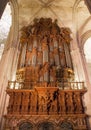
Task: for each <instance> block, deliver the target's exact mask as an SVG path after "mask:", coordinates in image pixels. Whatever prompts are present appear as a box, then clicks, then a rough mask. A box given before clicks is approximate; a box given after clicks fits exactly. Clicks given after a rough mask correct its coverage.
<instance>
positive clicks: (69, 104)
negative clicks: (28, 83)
mask: <svg viewBox="0 0 91 130" xmlns="http://www.w3.org/2000/svg"><path fill="white" fill-rule="evenodd" d="M85 92H86V90H85V89H81V90H80V89H79V90H75V92H74V90H72V89H71V90H60V89H59V88H57V87H47V88H46V87H45V88H44V87H39V88H35V89H34V90H23V89H21V90H17V89H8V90H7V93H8V94H9V96H10V100H9V106H8V114H30V115H33V114H34V115H36V114H38V115H41V114H42V115H46V114H47V115H48V114H49V115H51V114H53V115H55V114H82V113H84V109H83V105H82V95H83V94H84V93H85Z"/></svg>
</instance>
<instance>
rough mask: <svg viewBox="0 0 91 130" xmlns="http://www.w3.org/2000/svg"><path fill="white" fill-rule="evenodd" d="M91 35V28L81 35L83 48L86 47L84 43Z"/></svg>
mask: <svg viewBox="0 0 91 130" xmlns="http://www.w3.org/2000/svg"><path fill="white" fill-rule="evenodd" d="M89 37H91V30H88V31H87V32H85V33H84V34H83V35H82V36H81V46H82V48H84V44H85V42H86V40H87V39H88V38H89Z"/></svg>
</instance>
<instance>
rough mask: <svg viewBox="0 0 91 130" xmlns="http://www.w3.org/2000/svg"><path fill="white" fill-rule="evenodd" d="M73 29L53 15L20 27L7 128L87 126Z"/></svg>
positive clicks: (73, 129) (67, 129) (45, 129)
mask: <svg viewBox="0 0 91 130" xmlns="http://www.w3.org/2000/svg"><path fill="white" fill-rule="evenodd" d="M70 35H71V30H70V29H69V28H66V27H61V28H60V27H59V26H58V24H57V20H54V21H52V19H51V18H40V19H34V21H33V23H32V24H30V25H28V26H24V27H23V28H22V29H21V36H20V54H19V60H18V66H17V72H16V81H9V82H8V88H7V94H8V95H9V105H8V107H7V115H5V120H6V123H5V130H87V115H86V114H85V113H84V106H83V100H82V99H83V95H84V93H85V92H86V88H85V86H84V82H75V81H74V75H75V74H74V68H73V64H72V58H71V54H70V42H71V40H72V39H71V37H70Z"/></svg>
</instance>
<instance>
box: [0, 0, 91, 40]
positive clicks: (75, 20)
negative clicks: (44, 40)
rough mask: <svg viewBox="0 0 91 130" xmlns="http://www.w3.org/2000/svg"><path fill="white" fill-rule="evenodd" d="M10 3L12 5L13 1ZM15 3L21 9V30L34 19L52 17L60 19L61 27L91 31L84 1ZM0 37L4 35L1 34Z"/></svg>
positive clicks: (39, 0)
mask: <svg viewBox="0 0 91 130" xmlns="http://www.w3.org/2000/svg"><path fill="white" fill-rule="evenodd" d="M10 1H11V3H12V0H10ZM13 1H16V3H17V6H18V9H19V10H18V11H19V12H18V15H19V16H18V18H19V28H21V27H22V26H26V25H27V24H30V23H31V22H32V21H33V19H34V18H40V17H51V18H52V19H53V20H54V19H58V24H59V26H60V27H61V26H64V27H70V28H71V30H72V31H74V30H75V31H79V32H80V33H82V29H83V26H84V30H83V33H85V32H86V31H87V30H89V29H91V21H90V20H91V16H90V13H89V10H88V8H87V6H86V4H85V3H84V0H13ZM13 6H14V5H13ZM7 20H8V19H7ZM88 21H90V22H88ZM0 32H1V31H0ZM0 36H2V35H1V34H0ZM0 39H1V38H0ZM3 39H4V36H3Z"/></svg>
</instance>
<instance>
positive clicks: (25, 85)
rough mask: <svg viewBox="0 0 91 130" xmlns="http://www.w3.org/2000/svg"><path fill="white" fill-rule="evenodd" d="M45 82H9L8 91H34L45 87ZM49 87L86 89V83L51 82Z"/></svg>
mask: <svg viewBox="0 0 91 130" xmlns="http://www.w3.org/2000/svg"><path fill="white" fill-rule="evenodd" d="M44 84H45V83H44V82H40V83H38V82H37V83H36V82H17V81H9V82H8V89H33V88H34V87H45V85H44ZM46 86H47V87H59V88H60V89H85V85H84V82H58V83H56V84H55V83H54V82H51V83H50V85H46Z"/></svg>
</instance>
